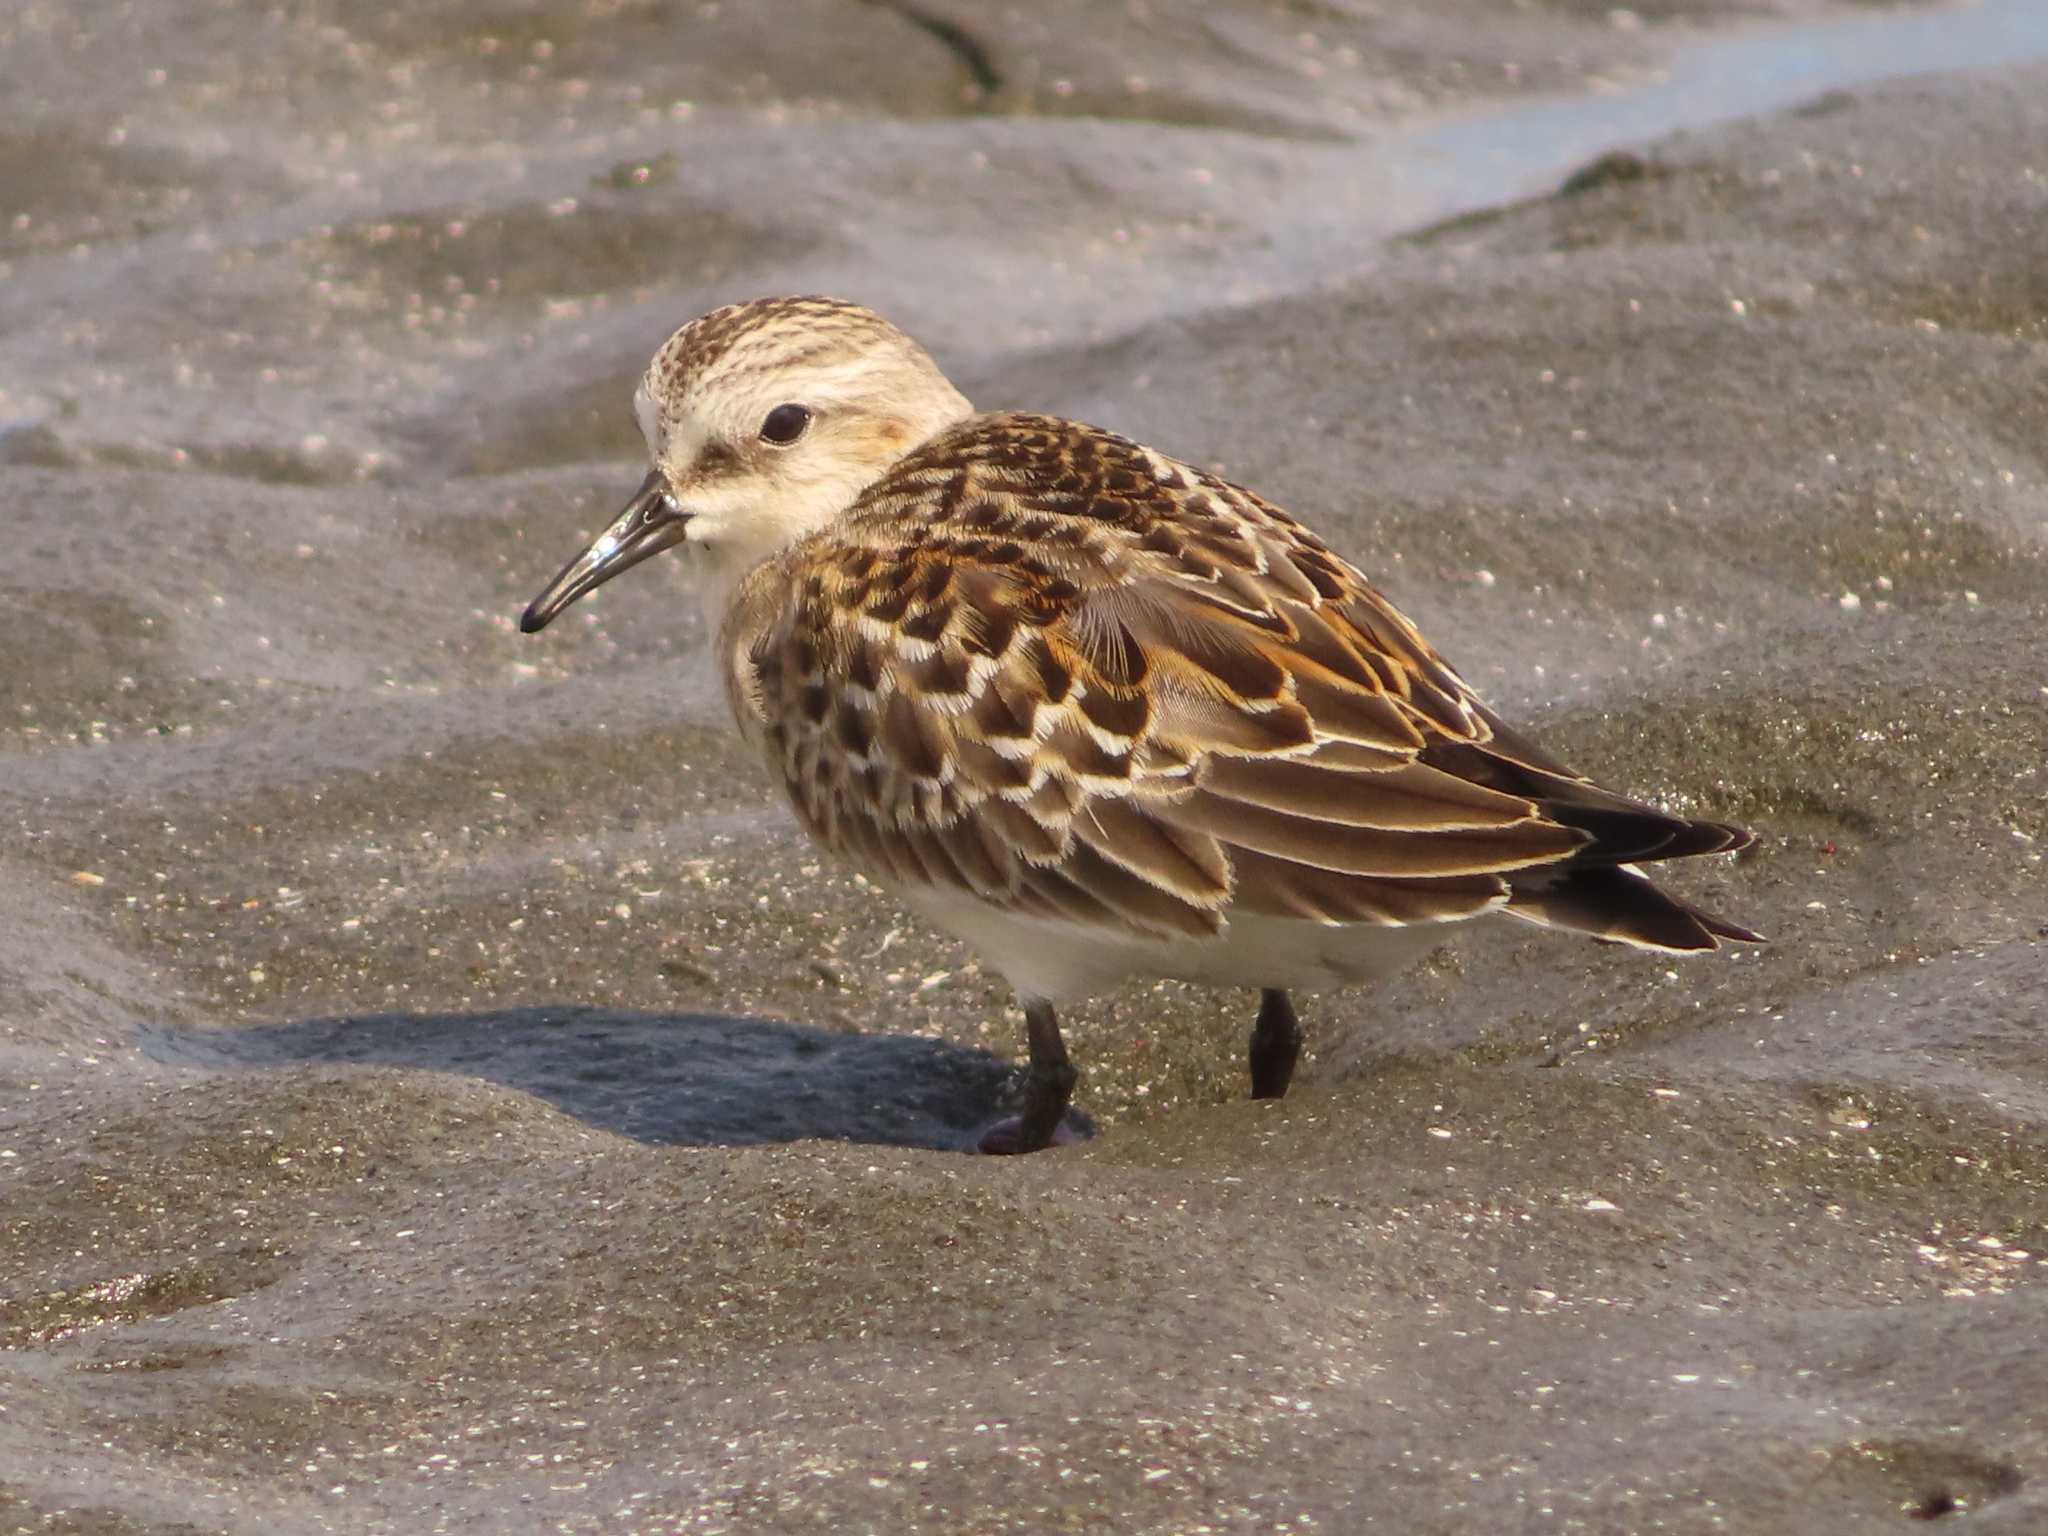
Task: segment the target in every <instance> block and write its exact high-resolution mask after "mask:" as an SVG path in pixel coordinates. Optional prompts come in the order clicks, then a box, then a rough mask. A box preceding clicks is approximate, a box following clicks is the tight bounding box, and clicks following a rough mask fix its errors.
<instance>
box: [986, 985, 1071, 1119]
mask: <svg viewBox="0 0 2048 1536" xmlns="http://www.w3.org/2000/svg"><path fill="white" fill-rule="evenodd" d="M1024 1033H1025V1038H1026V1039H1027V1040H1028V1041H1029V1043H1030V1046H1031V1070H1030V1073H1029V1075H1028V1076H1027V1077H1026V1078H1025V1080H1024V1111H1023V1113H1022V1114H1020V1115H1017V1116H1014V1117H1013V1118H1011V1119H1008V1120H1004V1121H1002V1122H1000V1123H998V1124H996V1125H994V1126H991V1127H990V1128H989V1130H988V1131H987V1132H986V1133H985V1134H984V1135H983V1136H982V1138H981V1150H982V1151H984V1152H1003V1153H1008V1152H1042V1151H1044V1150H1045V1148H1047V1147H1049V1146H1051V1145H1052V1143H1053V1138H1054V1137H1055V1136H1056V1135H1057V1134H1058V1132H1059V1129H1060V1125H1061V1122H1062V1121H1064V1120H1065V1119H1066V1117H1067V1101H1068V1100H1069V1099H1071V1098H1072V1097H1073V1096H1074V1083H1075V1081H1076V1080H1077V1079H1078V1078H1079V1077H1080V1075H1081V1074H1080V1073H1078V1072H1076V1071H1075V1070H1074V1064H1073V1063H1072V1062H1070V1061H1068V1060H1067V1047H1066V1042H1065V1041H1063V1040H1061V1039H1060V1021H1059V1019H1058V1018H1057V1017H1056V1016H1055V1015H1054V1014H1053V1011H1052V1004H1051V1003H1047V1002H1040V1001H1038V1000H1037V999H1035V998H1027V999H1025V1002H1024Z"/></svg>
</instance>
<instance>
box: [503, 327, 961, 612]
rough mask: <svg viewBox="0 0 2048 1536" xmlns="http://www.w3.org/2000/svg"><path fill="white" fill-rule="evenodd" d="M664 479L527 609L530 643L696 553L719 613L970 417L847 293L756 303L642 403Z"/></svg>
mask: <svg viewBox="0 0 2048 1536" xmlns="http://www.w3.org/2000/svg"><path fill="white" fill-rule="evenodd" d="M633 411H634V414H635V416H636V417H637V418H638V420H639V423H640V432H641V435H642V436H643V437H645V438H646V440H647V452H648V456H649V458H651V459H652V461H653V465H654V467H653V469H652V470H651V471H650V472H649V473H648V476H647V478H646V480H645V481H643V482H642V483H641V486H640V490H639V492H638V493H637V494H636V495H635V496H634V497H633V499H632V500H631V501H629V502H628V503H627V504H626V507H625V510H624V511H622V512H621V513H619V515H618V516H617V517H616V518H614V519H613V520H612V523H611V525H610V526H609V527H608V528H606V529H605V530H604V532H603V533H601V534H599V535H598V536H597V538H596V539H594V540H593V541H592V542H591V544H590V546H589V548H587V549H585V550H584V551H583V553H582V554H580V555H578V556H577V557H576V558H575V559H574V560H571V561H570V562H569V563H568V564H567V565H566V566H564V567H563V568H562V571H561V574H560V575H558V576H557V577H556V578H555V579H554V580H553V581H552V582H550V583H549V584H548V587H547V589H546V590H545V591H544V592H542V593H541V594H540V596H538V597H536V598H535V599H534V600H533V602H532V603H531V604H530V605H529V606H528V607H527V610H526V613H525V615H524V616H523V617H522V618H521V619H520V622H519V627H520V628H521V629H523V630H525V631H526V632H527V633H529V634H531V633H532V632H533V631H535V630H537V629H541V628H543V627H544V626H546V625H547V623H548V622H549V621H550V620H551V619H553V618H554V617H555V615H556V614H558V613H560V612H561V611H562V610H563V609H564V608H566V607H568V606H569V605H570V604H571V603H573V602H575V601H576V599H577V598H579V597H581V596H583V594H584V593H586V592H589V591H590V590H592V589H593V588H595V587H598V586H601V585H602V584H603V583H604V582H606V581H608V580H610V579H611V578H612V577H613V576H616V575H618V573H619V572H621V571H623V570H625V569H627V568H628V567H629V566H633V565H637V564H639V563H640V562H641V561H642V560H645V559H646V558H647V557H648V556H650V555H653V554H658V553H659V552H660V551H662V550H664V549H668V548H670V547H671V546H674V545H677V544H687V545H689V546H691V547H692V548H694V549H695V550H696V551H697V552H698V557H699V558H698V562H697V564H698V568H699V573H700V577H701V579H702V583H703V585H704V586H705V588H706V590H705V593H704V596H705V603H706V607H707V608H709V609H710V610H711V611H712V612H713V613H716V612H717V611H719V610H720V609H721V608H722V606H723V598H724V595H725V593H727V592H729V591H730V590H731V588H732V586H733V584H734V583H735V582H737V581H738V579H739V578H740V577H741V576H742V575H744V574H745V573H746V572H747V571H748V570H750V569H751V568H752V567H753V566H755V565H757V564H758V563H760V562H761V561H762V560H765V559H767V558H768V557H769V556H771V555H773V554H775V553H777V552H778V551H780V550H782V549H785V548H787V547H788V546H789V545H791V544H793V543H794V542H796V541H797V540H798V539H800V538H802V537H803V536H804V535H805V534H807V533H810V532H811V531H812V530H813V529H815V528H818V527H819V526H821V525H822V524H824V523H826V522H828V521H829V520H830V519H832V518H834V517H836V516H838V515H839V514H840V513H841V512H843V511H845V510H846V509H847V507H848V506H850V505H851V504H852V502H853V500H854V498H855V497H857V496H858V495H859V494H860V492H861V491H862V490H863V489H864V488H865V487H867V486H869V485H871V484H873V483H874V482H875V481H876V480H877V479H879V478H880V477H881V476H882V474H883V473H884V472H885V471H887V470H888V468H889V466H890V465H892V464H894V463H895V462H896V461H897V460H898V459H900V458H902V457H903V456H904V455H905V454H906V453H909V452H910V451H911V450H912V449H914V448H916V447H917V446H918V445H919V444H920V443H922V442H924V441H925V440H926V439H927V438H930V437H931V436H932V435H933V434H935V433H937V432H939V431H942V430H943V429H944V428H946V427H948V426H950V425H952V424H953V423H954V422H957V421H960V420H962V419H963V418H965V417H966V416H968V415H969V414H971V412H972V407H971V406H969V405H968V403H967V401H966V399H965V398H964V397H962V395H961V394H960V392H959V391H958V390H957V389H955V388H954V387H953V386H952V385H951V384H950V383H948V382H947V380H946V376H945V375H944V374H942V373H941V372H939V368H938V365H937V364H936V363H934V362H933V361H932V360H931V358H930V356H929V355H927V354H926V352H925V350H924V348H922V347H920V346H919V345H918V344H917V343H916V342H914V341H912V340H911V339H910V338H909V337H908V336H906V335H904V334H903V333H902V332H901V331H899V330H897V329H896V327H895V326H893V325H891V324H889V322H888V321H886V320H884V319H883V318H882V317H881V316H880V315H878V314H876V313H875V312H874V311H873V310H870V309H863V308H861V307H860V306H859V305H856V304H847V303H843V302H841V301H839V300H837V299H818V298H803V299H757V300H755V301H754V302H752V303H748V304H733V305H728V306H727V307H726V308H724V309H715V310H713V311H712V312H711V313H710V314H708V315H702V316H700V317H698V318H697V319H695V320H692V321H690V322H689V324H687V325H685V326H683V327H682V329H680V330H679V331H677V332H676V333H675V334H674V335H673V336H671V337H669V339H668V341H667V343H666V344H665V345H664V346H663V347H662V349H661V350H660V351H659V352H657V353H656V354H655V355H654V361H653V362H652V363H651V364H649V365H648V369H647V373H646V375H645V377H643V378H642V379H641V381H640V387H639V389H638V390H637V391H636V392H635V394H634V396H633Z"/></svg>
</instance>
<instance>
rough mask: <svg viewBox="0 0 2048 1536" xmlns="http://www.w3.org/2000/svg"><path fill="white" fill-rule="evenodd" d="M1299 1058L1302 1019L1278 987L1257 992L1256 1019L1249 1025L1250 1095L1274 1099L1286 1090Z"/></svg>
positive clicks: (1257, 1097)
mask: <svg viewBox="0 0 2048 1536" xmlns="http://www.w3.org/2000/svg"><path fill="white" fill-rule="evenodd" d="M1299 1060H1301V1020H1299V1019H1297V1018H1296V1017H1295V1016H1294V1004H1292V1003H1290V1002H1289V1001H1288V1000H1287V994H1286V993H1285V992H1282V991H1281V990H1280V989H1279V988H1278V987H1268V988H1266V990H1265V991H1263V992H1261V993H1260V994H1259V1021H1258V1023H1256V1024H1254V1025H1253V1026H1252V1097H1253V1098H1255V1099H1277V1098H1280V1097H1281V1096H1282V1095H1284V1094H1285V1093H1286V1092H1287V1084H1288V1081H1289V1080H1290V1079H1291V1078H1292V1077H1293V1076H1294V1064H1295V1063H1296V1062H1297V1061H1299Z"/></svg>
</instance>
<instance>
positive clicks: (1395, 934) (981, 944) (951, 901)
mask: <svg viewBox="0 0 2048 1536" xmlns="http://www.w3.org/2000/svg"><path fill="white" fill-rule="evenodd" d="M897 894H898V895H899V896H900V897H901V898H902V900H903V903H904V905H906V906H908V907H909V908H910V909H911V910H912V911H914V912H916V913H917V914H918V916H920V917H922V918H923V919H924V920H925V921H926V922H928V923H931V924H932V925H933V926H934V927H937V928H942V929H944V930H945V931H946V932H948V933H952V934H957V935H958V936H959V937H960V938H962V939H965V940H966V941H967V943H968V944H970V945H971V946H973V948H974V949H975V951H976V952H977V953H978V954H979V955H980V956H981V957H982V960H983V962H984V963H985V964H987V965H988V966H990V967H991V968H992V969H994V970H996V971H997V972H999V973H1000V974H1001V975H1002V976H1003V977H1004V979H1005V980H1007V981H1008V982H1009V983H1010V985H1011V986H1013V987H1015V988H1016V989H1017V991H1018V992H1019V993H1020V994H1022V995H1023V996H1026V997H1039V998H1044V999H1045V1000H1046V1001H1048V1002H1051V1003H1061V1002H1071V1001H1075V1000H1077V999H1079V998H1083V997H1087V996H1090V995H1092V994H1094V993H1097V992H1102V991H1106V990H1107V989H1108V988H1110V987H1113V986H1115V985H1116V984H1117V983H1118V982H1121V981H1123V980H1125V979H1126V978H1129V977H1134V976H1136V977H1145V978H1148V979H1152V978H1160V977H1166V978H1171V979H1173V980H1175V981H1193V982H1200V983H1202V984H1204V985H1207V986H1214V987H1298V988H1301V989H1303V990H1306V991H1323V990H1326V989H1328V988H1332V987H1343V986H1352V985H1355V984H1357V983H1360V982H1372V981H1380V980H1383V979H1385V978H1386V977H1388V976H1392V975H1393V974H1395V973H1396V972H1397V971H1401V970H1404V969H1406V968H1407V967H1408V966H1410V965H1412V964H1414V963H1415V962H1416V961H1417V960H1419V959H1421V958H1422V957H1423V956H1424V955H1426V954H1428V953H1429V952H1430V951H1431V950H1432V949H1434V948H1436V946H1437V945H1439V944H1442V943H1444V942H1445V941H1446V940H1448V939H1449V938H1450V937H1451V933H1452V930H1453V929H1454V928H1455V927H1456V925H1455V924H1453V923H1413V924H1409V925H1406V926H1403V927H1397V928H1387V927H1376V926H1372V925H1369V924H1363V923H1358V924H1346V925H1343V926H1341V927H1340V926H1332V925H1330V924H1326V923H1309V922H1301V921H1298V920H1296V919H1292V918H1283V917H1259V916H1242V917H1234V918H1232V919H1231V920H1230V921H1229V923H1228V924H1227V925H1226V926H1225V928H1224V930H1223V932H1222V933H1220V934H1218V935H1217V936H1216V937H1214V938H1209V939H1192V938H1186V939H1183V938H1176V939H1159V940H1145V939H1132V938H1124V937H1121V936H1109V937H1106V936H1104V935H1103V934H1102V933H1100V932H1099V931H1097V930H1094V929H1090V928H1083V927H1080V926H1078V925H1076V924H1072V923H1062V922H1056V921H1049V920H1047V919H1044V918H1038V917H1028V916H1020V915H1019V914H1017V913H1014V912H1004V911H1000V910H998V909H996V908H994V907H989V906H985V905H983V904H982V903H980V902H977V901H973V900H971V899H963V898H962V897H961V896H960V895H959V894H958V893H957V892H956V893H950V894H943V895H942V894H940V893H937V892H934V891H930V890H912V891H899V892H898V893H897Z"/></svg>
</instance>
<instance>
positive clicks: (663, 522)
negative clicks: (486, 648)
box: [519, 469, 690, 635]
mask: <svg viewBox="0 0 2048 1536" xmlns="http://www.w3.org/2000/svg"><path fill="white" fill-rule="evenodd" d="M689 521H690V514H689V513H688V512H685V511H684V510H683V509H682V508H681V507H679V506H677V505H676V501H675V498H674V497H673V496H671V495H670V494H669V489H668V481H666V480H665V479H663V478H662V474H661V471H660V470H658V469H657V470H655V471H653V472H652V473H651V474H649V475H648V477H647V478H646V479H645V480H643V481H641V482H640V489H639V491H638V492H637V493H636V494H635V495H634V497H633V499H632V500H631V501H629V502H627V503H626V509H625V510H624V511H623V512H621V513H620V514H619V515H618V516H617V517H615V518H613V519H612V525H611V526H610V527H609V528H607V529H605V531H604V532H603V533H600V534H599V535H598V536H597V537H596V538H595V539H593V540H592V541H591V544H590V547H589V548H588V549H586V550H584V551H583V553H582V554H580V555H578V556H577V557H576V558H575V559H574V560H571V561H570V562H569V563H568V564H567V565H565V566H563V567H562V570H561V574H560V575H558V576H556V577H555V579H554V580H553V581H551V582H549V583H548V584H547V590H545V591H544V592H542V593H541V595H540V596H539V597H536V598H535V599H534V600H533V601H532V602H530V603H528V604H527V605H526V612H525V613H523V614H521V615H520V616H519V628H520V629H521V630H522V631H523V632H525V633H526V634H529V635H530V634H533V633H534V632H535V631H536V630H542V629H546V628H547V626H548V622H549V621H550V620H551V619H553V618H554V616H555V615H556V614H558V613H560V612H561V611H562V610H563V609H564V608H566V607H568V606H569V605H570V604H571V603H573V602H575V601H576V599H577V598H579V597H581V596H582V595H583V594H584V593H586V592H588V591H591V590H592V589H593V588H596V587H601V586H603V585H604V584H605V583H606V582H608V581H610V580H611V579H612V578H613V577H614V576H616V575H618V574H619V572H621V571H623V570H627V569H630V568H631V567H633V566H636V565H638V564H639V563H640V562H641V561H642V560H645V559H646V558H647V557H648V556H649V555H658V554H660V553H661V552H662V551H663V550H664V549H667V548H668V547H669V546H670V545H671V544H680V543H681V542H682V539H683V529H684V528H685V526H686V525H687V524H688V523H689Z"/></svg>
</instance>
